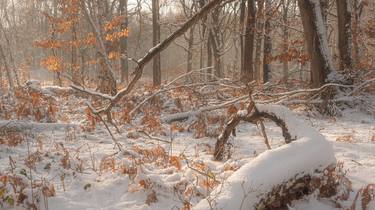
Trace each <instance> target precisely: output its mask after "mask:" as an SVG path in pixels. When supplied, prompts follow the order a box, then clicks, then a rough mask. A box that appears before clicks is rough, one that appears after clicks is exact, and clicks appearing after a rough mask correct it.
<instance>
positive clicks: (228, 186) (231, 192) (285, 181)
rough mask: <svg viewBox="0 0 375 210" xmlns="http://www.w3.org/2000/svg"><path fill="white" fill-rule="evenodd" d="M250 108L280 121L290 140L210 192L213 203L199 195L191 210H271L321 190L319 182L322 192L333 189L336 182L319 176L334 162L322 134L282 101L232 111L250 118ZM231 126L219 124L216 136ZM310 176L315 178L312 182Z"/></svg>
mask: <svg viewBox="0 0 375 210" xmlns="http://www.w3.org/2000/svg"><path fill="white" fill-rule="evenodd" d="M255 107H256V108H255ZM255 109H258V112H259V113H267V114H268V115H271V116H274V117H276V118H277V119H279V120H280V121H282V122H283V123H284V126H285V128H286V129H287V133H288V134H289V135H290V137H291V139H292V140H294V141H292V142H290V143H289V144H288V145H283V146H281V147H279V148H276V149H272V150H267V151H265V152H263V153H261V154H260V155H259V156H257V157H256V158H255V159H254V160H252V161H251V162H249V163H247V164H245V165H244V166H242V167H241V168H240V169H239V170H237V171H236V172H234V173H233V174H232V175H231V176H230V177H229V178H228V179H227V180H226V182H224V184H223V186H220V187H218V188H216V189H214V190H213V192H211V194H212V195H217V196H216V197H215V200H214V202H209V201H208V199H204V200H202V201H200V202H199V203H198V204H197V205H196V206H194V207H193V209H195V210H200V209H202V210H203V209H223V210H230V209H273V208H281V207H286V204H288V202H290V201H292V200H294V199H298V198H300V196H301V195H304V194H308V193H311V192H312V191H313V190H315V189H320V193H321V194H322V189H323V187H322V186H324V190H326V192H324V193H326V195H327V196H332V195H330V193H335V189H336V186H337V185H336V183H337V182H333V181H332V179H331V180H328V181H327V179H325V177H324V176H326V174H328V176H329V174H331V171H332V166H335V163H336V159H335V156H334V152H333V148H332V145H331V144H330V143H329V142H328V141H327V140H326V139H325V138H324V136H322V135H321V134H320V133H318V132H317V131H315V130H314V129H312V128H310V127H309V126H307V125H306V124H304V123H303V122H301V121H300V120H299V119H298V118H297V117H296V116H295V115H294V114H293V113H292V112H291V111H290V110H289V109H287V108H286V107H283V106H278V105H256V106H254V104H253V105H251V106H250V107H249V111H246V112H245V111H240V112H239V113H238V114H237V116H239V117H241V118H244V119H246V117H247V119H246V120H250V121H253V120H254V118H255V117H254V116H257V112H256V110H255ZM258 116H259V115H258ZM260 116H261V115H260ZM262 118H263V116H262ZM232 124H233V125H235V124H236V121H232ZM234 127H235V126H232V128H234ZM231 131H233V129H225V130H224V132H223V134H222V135H230V134H231V133H232V132H231ZM220 138H222V137H219V139H220ZM333 169H334V167H333ZM325 171H328V172H327V173H325ZM315 178H316V180H318V181H317V182H313V180H314V179H315ZM317 183H318V184H317ZM314 184H315V185H318V186H313V185H314ZM319 187H321V188H319ZM326 187H327V188H326Z"/></svg>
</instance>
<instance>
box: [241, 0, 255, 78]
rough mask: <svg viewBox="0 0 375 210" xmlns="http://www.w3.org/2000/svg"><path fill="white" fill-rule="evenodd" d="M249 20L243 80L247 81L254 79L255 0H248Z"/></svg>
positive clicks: (246, 30) (246, 33)
mask: <svg viewBox="0 0 375 210" xmlns="http://www.w3.org/2000/svg"><path fill="white" fill-rule="evenodd" d="M247 4H248V5H247V7H248V8H247V22H246V29H245V49H244V69H243V71H242V72H241V75H242V76H241V77H242V80H243V81H244V82H246V83H248V82H251V81H253V80H254V63H253V57H254V56H253V54H254V29H255V25H256V8H255V1H254V0H247Z"/></svg>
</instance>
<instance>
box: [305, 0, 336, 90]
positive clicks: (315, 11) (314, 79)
mask: <svg viewBox="0 0 375 210" xmlns="http://www.w3.org/2000/svg"><path fill="white" fill-rule="evenodd" d="M298 6H299V9H300V13H301V18H302V24H303V29H304V35H305V42H306V48H307V52H308V54H309V56H310V59H311V66H310V73H311V84H312V87H313V88H317V87H320V86H322V85H323V84H325V83H326V82H327V78H328V74H330V73H331V72H333V71H334V67H333V65H332V59H331V55H330V54H329V50H328V42H327V31H326V27H325V23H324V18H323V15H322V8H321V6H320V2H319V0H298Z"/></svg>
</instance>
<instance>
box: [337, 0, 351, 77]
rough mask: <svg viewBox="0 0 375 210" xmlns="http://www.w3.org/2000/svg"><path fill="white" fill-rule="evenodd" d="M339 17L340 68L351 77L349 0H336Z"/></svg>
mask: <svg viewBox="0 0 375 210" xmlns="http://www.w3.org/2000/svg"><path fill="white" fill-rule="evenodd" d="M336 4H337V18H338V20H337V21H338V41H339V42H338V43H339V44H338V46H339V53H340V70H342V71H344V73H345V75H346V76H348V77H349V78H350V74H351V71H352V47H351V44H352V27H351V22H352V12H351V4H350V2H349V1H348V0H336Z"/></svg>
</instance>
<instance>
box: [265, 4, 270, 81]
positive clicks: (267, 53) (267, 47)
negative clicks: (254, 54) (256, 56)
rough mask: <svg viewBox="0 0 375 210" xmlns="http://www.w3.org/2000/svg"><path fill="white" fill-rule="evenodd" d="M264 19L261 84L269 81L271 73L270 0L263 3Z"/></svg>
mask: <svg viewBox="0 0 375 210" xmlns="http://www.w3.org/2000/svg"><path fill="white" fill-rule="evenodd" d="M265 10H266V19H265V26H264V27H265V29H264V30H265V33H264V47H263V82H264V83H266V82H268V81H269V79H270V76H269V74H270V72H271V65H270V62H271V58H272V39H271V32H272V28H271V22H270V18H271V15H272V10H271V0H266V3H265Z"/></svg>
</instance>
